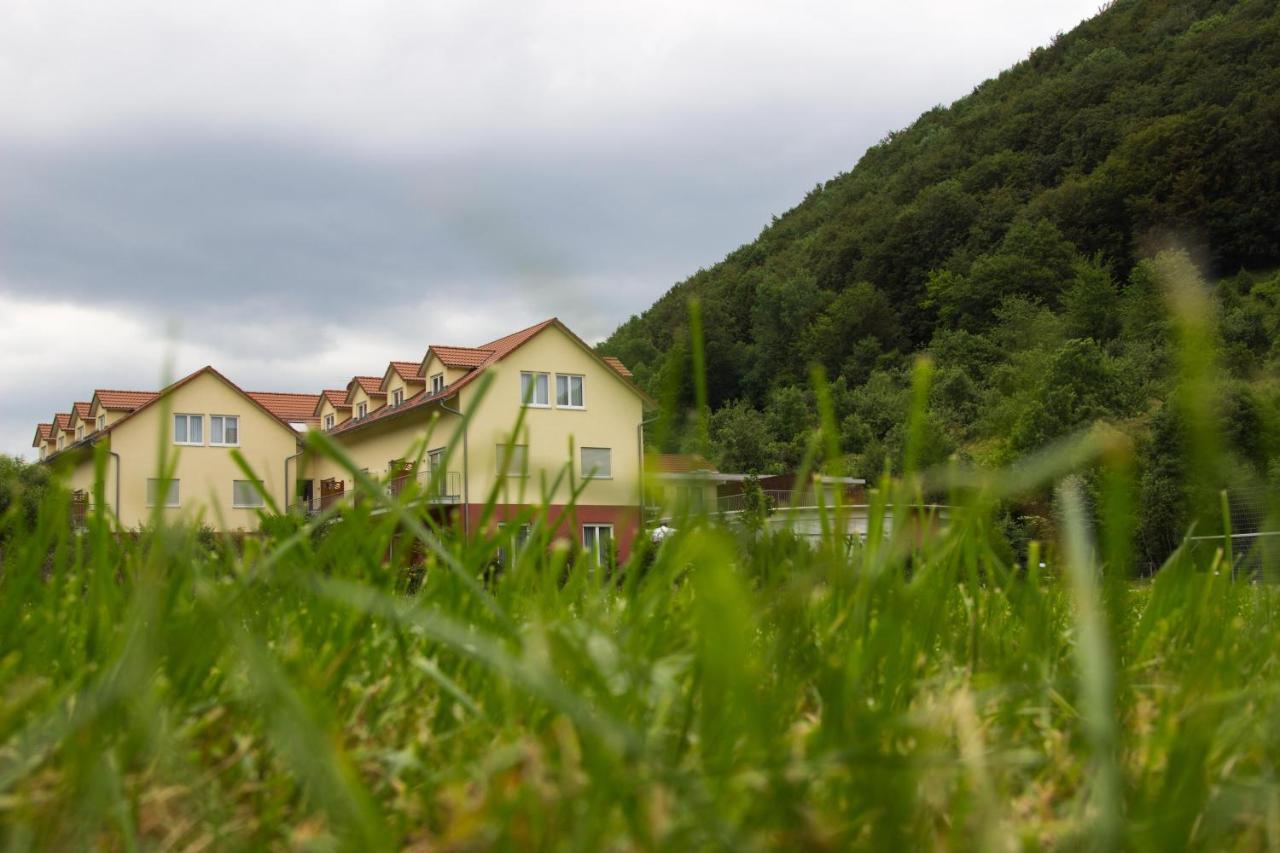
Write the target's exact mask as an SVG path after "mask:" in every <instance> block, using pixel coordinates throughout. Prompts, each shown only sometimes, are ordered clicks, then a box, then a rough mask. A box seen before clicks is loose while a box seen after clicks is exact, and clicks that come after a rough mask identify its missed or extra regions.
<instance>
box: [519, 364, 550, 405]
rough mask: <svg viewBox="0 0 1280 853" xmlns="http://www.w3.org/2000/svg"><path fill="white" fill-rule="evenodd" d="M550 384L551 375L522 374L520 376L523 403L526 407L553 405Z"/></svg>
mask: <svg viewBox="0 0 1280 853" xmlns="http://www.w3.org/2000/svg"><path fill="white" fill-rule="evenodd" d="M550 384H551V381H550V374H548V373H529V372H527V371H526V372H522V373H521V374H520V399H521V401H523V402H524V404H525V405H526V406H549V405H551V396H550V393H549V388H550Z"/></svg>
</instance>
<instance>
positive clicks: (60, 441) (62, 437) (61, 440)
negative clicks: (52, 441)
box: [58, 435, 67, 450]
mask: <svg viewBox="0 0 1280 853" xmlns="http://www.w3.org/2000/svg"><path fill="white" fill-rule="evenodd" d="M66 443H67V437H66V436H65V435H60V436H58V449H59V450H61V449H62V446H63V445H64V444H66Z"/></svg>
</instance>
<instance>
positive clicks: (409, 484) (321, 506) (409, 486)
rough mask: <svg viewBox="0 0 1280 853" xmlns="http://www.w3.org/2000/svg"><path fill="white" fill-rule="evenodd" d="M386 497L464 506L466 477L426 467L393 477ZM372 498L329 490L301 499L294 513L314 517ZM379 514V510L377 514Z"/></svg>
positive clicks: (364, 494) (388, 482) (353, 491)
mask: <svg viewBox="0 0 1280 853" xmlns="http://www.w3.org/2000/svg"><path fill="white" fill-rule="evenodd" d="M383 488H384V489H385V494H386V495H387V497H388V498H390V499H391V500H406V499H407V500H408V501H409V502H410V503H411V504H459V503H462V474H461V473H459V472H458V471H438V470H437V469H434V468H424V469H422V470H420V471H418V472H416V473H414V472H412V471H408V472H404V473H402V474H399V475H397V476H393V477H392V478H391V479H390V480H388V481H386V482H385V483H384V484H383ZM369 500H370V496H369V495H367V494H366V493H365V492H363V491H361V490H360V489H353V490H351V491H345V490H341V491H328V492H324V493H322V494H321V495H320V496H319V497H314V498H311V499H310V500H299V501H297V502H296V503H295V504H294V505H293V506H291V507H290V509H291V510H293V511H295V512H301V513H303V514H304V515H306V516H308V517H311V516H316V515H319V514H320V513H322V512H325V511H327V510H329V509H330V508H332V507H335V506H338V505H340V504H341V503H342V502H343V501H349V502H350V503H351V505H353V506H363V505H364V504H366V503H367V502H369ZM376 511H378V510H376V509H375V512H376Z"/></svg>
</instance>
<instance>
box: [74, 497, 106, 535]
mask: <svg viewBox="0 0 1280 853" xmlns="http://www.w3.org/2000/svg"><path fill="white" fill-rule="evenodd" d="M103 509H105V510H107V511H108V512H109V511H110V510H111V507H110V505H109V504H105V503H104V504H103ZM94 511H95V507H94V504H93V501H92V500H91V499H90V497H89V494H88V493H87V492H73V493H72V495H71V508H70V513H71V529H72V530H84V529H85V527H86V524H85V522H86V521H87V520H88V519H89V517H90V516H92V515H93V513H94Z"/></svg>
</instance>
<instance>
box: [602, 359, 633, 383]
mask: <svg viewBox="0 0 1280 853" xmlns="http://www.w3.org/2000/svg"><path fill="white" fill-rule="evenodd" d="M603 358H604V363H605V364H607V365H609V366H610V367H612V368H613V369H614V370H616V371H618V375H619V376H625V377H626V378H627V379H630V378H631V371H630V370H627V366H626V365H625V364H623V363H622V362H621V361H620V360H619V359H618V358H616V357H615V356H612V355H606V356H603Z"/></svg>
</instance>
